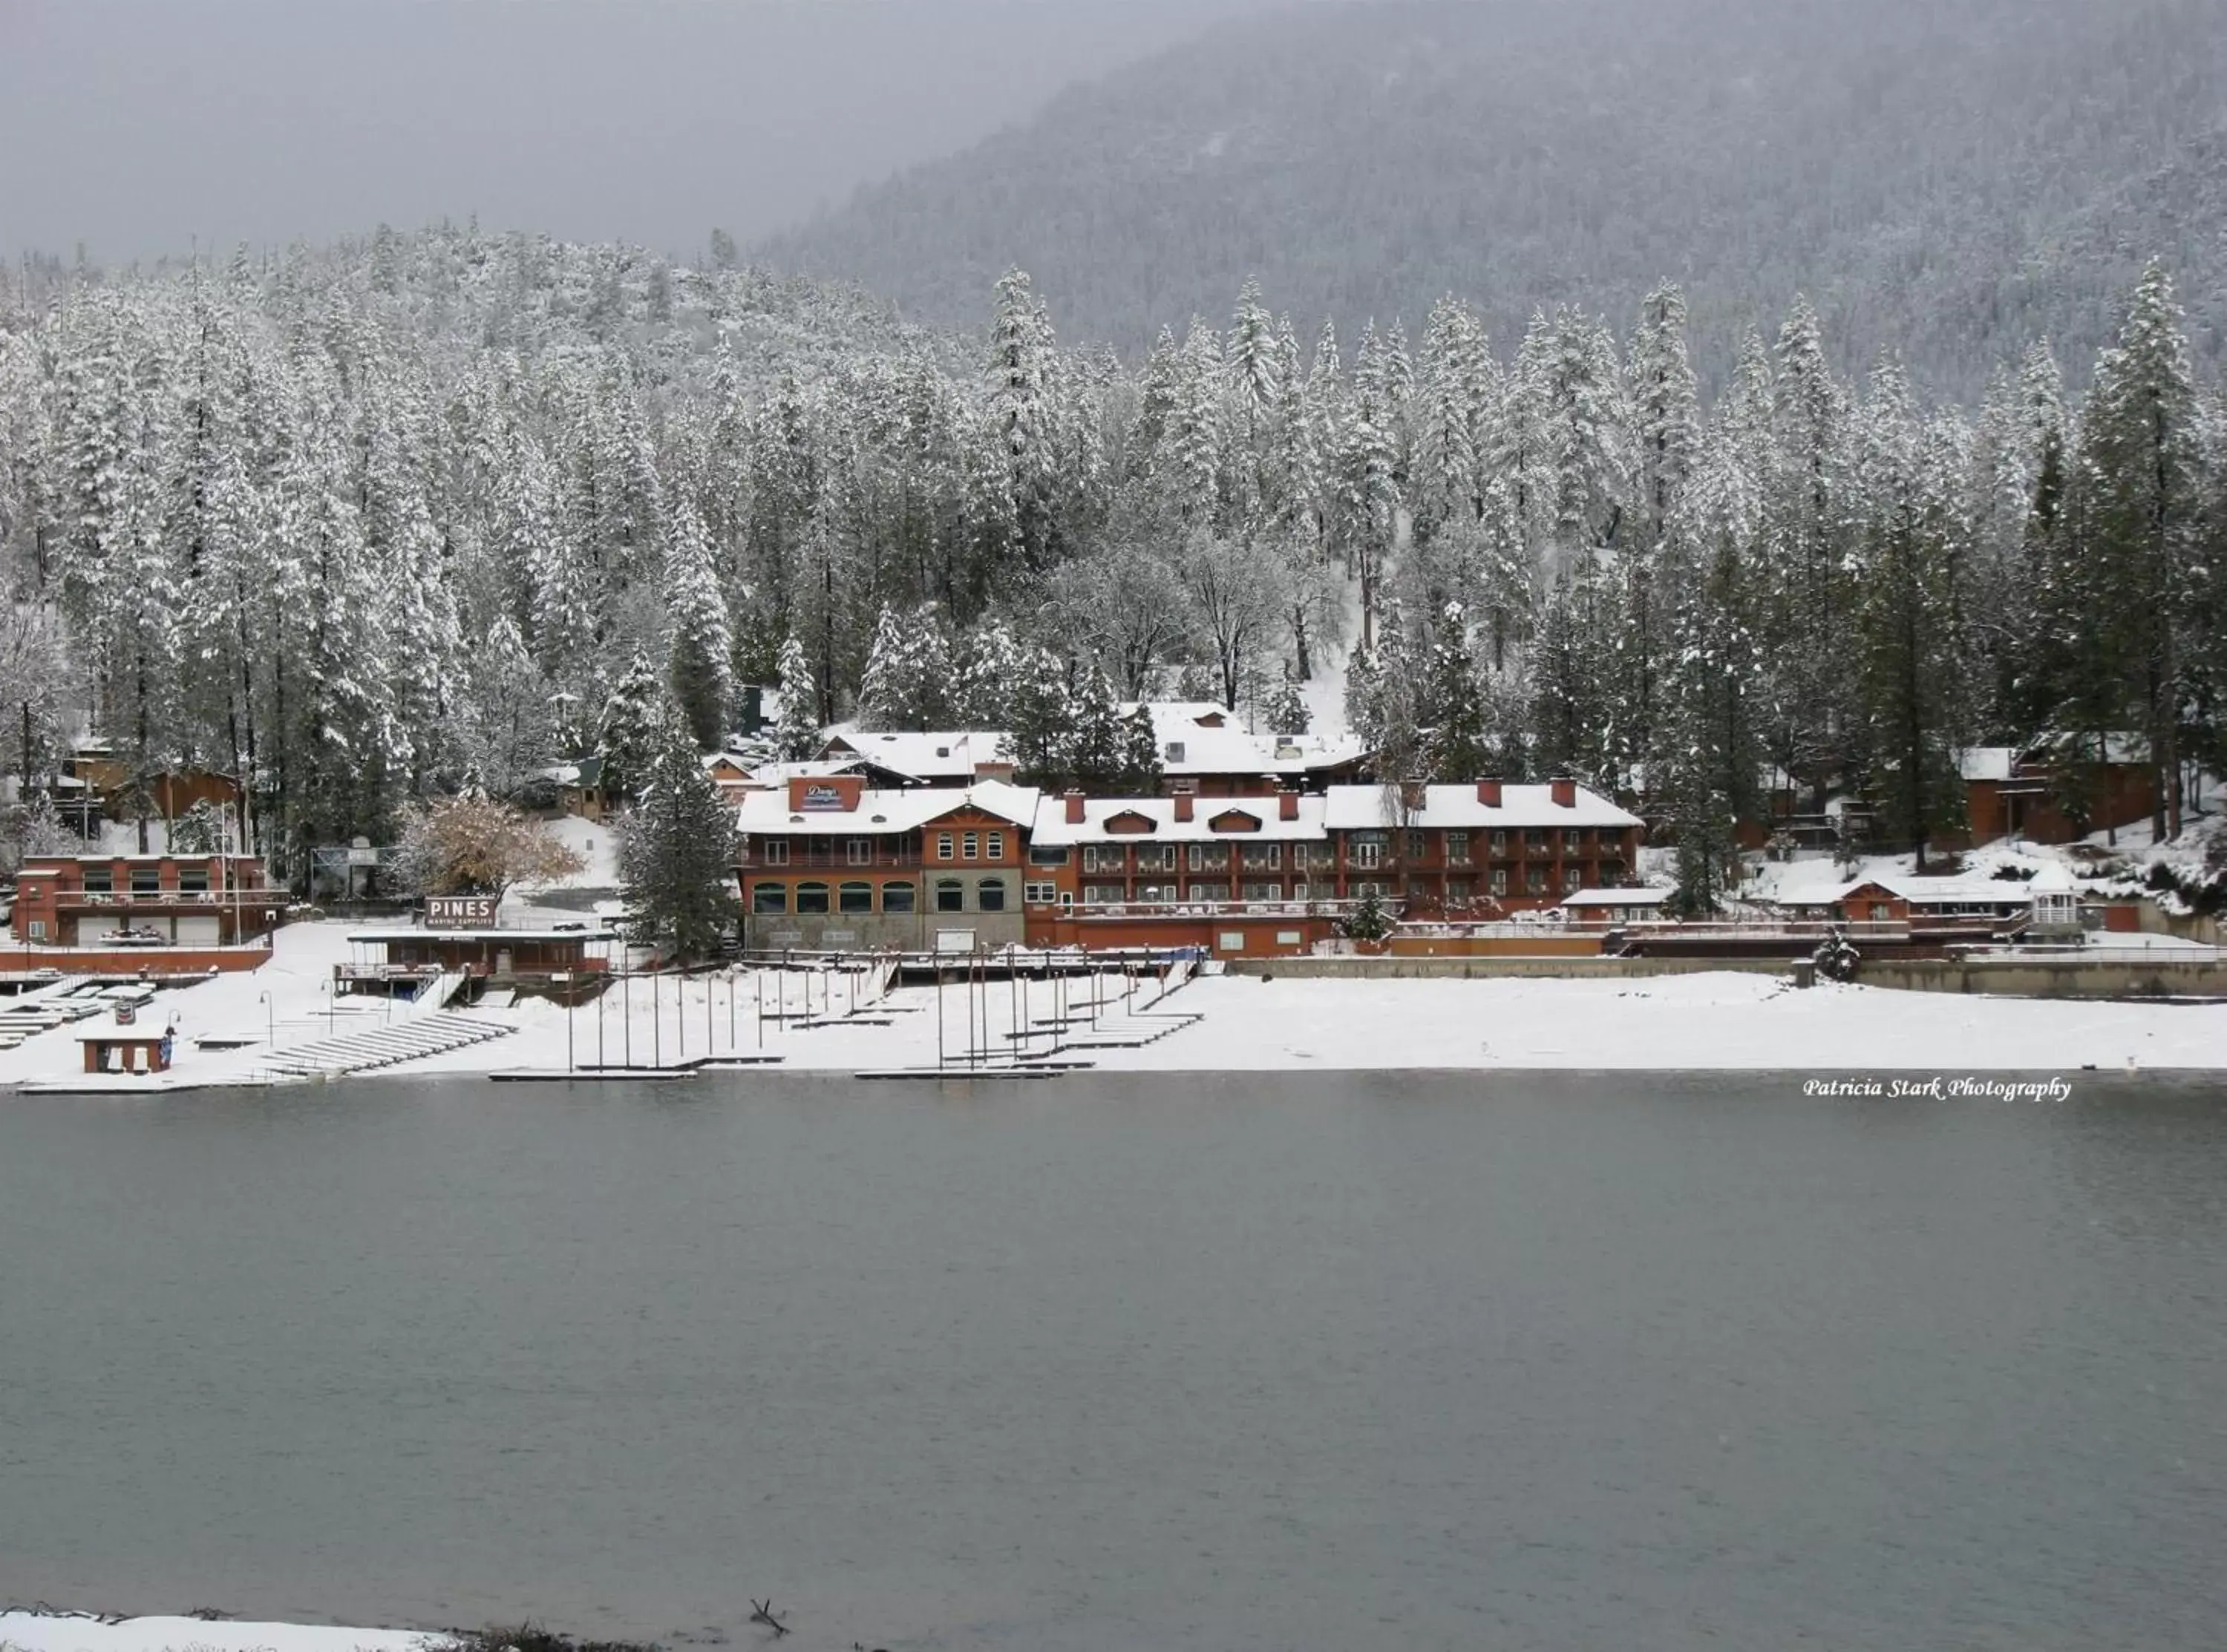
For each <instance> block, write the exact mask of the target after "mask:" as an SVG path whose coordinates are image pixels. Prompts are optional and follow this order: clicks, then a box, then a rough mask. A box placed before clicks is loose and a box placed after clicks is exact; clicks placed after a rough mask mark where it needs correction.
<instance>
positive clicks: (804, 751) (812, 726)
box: [773, 632, 822, 762]
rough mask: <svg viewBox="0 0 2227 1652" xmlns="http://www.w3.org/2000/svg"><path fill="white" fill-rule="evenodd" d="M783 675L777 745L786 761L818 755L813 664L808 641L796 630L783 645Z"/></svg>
mask: <svg viewBox="0 0 2227 1652" xmlns="http://www.w3.org/2000/svg"><path fill="white" fill-rule="evenodd" d="M780 675H781V714H780V715H779V716H778V717H777V718H775V720H774V725H773V743H774V749H775V752H777V753H778V754H779V755H780V756H781V758H782V761H783V762H802V761H804V760H805V759H807V758H809V757H814V756H818V755H819V753H820V746H821V744H822V741H821V738H820V718H819V716H818V714H817V711H816V710H815V707H814V700H813V688H812V668H811V667H809V666H808V665H807V664H806V663H805V659H804V644H803V642H802V641H801V639H799V638H798V637H797V636H796V635H795V634H794V632H792V633H790V635H789V637H788V641H785V642H783V643H782V645H781V672H780Z"/></svg>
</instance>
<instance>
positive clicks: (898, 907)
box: [882, 883, 915, 912]
mask: <svg viewBox="0 0 2227 1652" xmlns="http://www.w3.org/2000/svg"><path fill="white" fill-rule="evenodd" d="M914 893H915V890H914V889H913V886H912V885H911V884H909V883H884V884H883V885H882V910H883V911H884V912H909V911H911V910H912V909H913V904H912V902H913V895H914Z"/></svg>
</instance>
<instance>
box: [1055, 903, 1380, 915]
mask: <svg viewBox="0 0 2227 1652" xmlns="http://www.w3.org/2000/svg"><path fill="white" fill-rule="evenodd" d="M1361 905H1362V903H1360V902H1359V901H1084V902H1081V903H1078V904H1077V905H1076V906H1075V915H1077V916H1079V917H1083V918H1202V917H1205V918H1338V917H1343V916H1344V915H1346V914H1347V913H1349V912H1353V911H1356V910H1358V909H1359V908H1360V907H1361ZM1377 906H1378V909H1380V910H1382V911H1383V912H1385V913H1387V914H1388V915H1394V916H1396V915H1398V913H1399V911H1400V903H1399V902H1397V901H1394V900H1391V899H1385V900H1381V901H1379V902H1378V903H1377Z"/></svg>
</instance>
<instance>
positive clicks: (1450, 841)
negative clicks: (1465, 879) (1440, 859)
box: [1446, 832, 1469, 866]
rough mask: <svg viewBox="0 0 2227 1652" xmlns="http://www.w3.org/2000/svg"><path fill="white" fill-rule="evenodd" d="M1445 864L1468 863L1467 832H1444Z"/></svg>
mask: <svg viewBox="0 0 2227 1652" xmlns="http://www.w3.org/2000/svg"><path fill="white" fill-rule="evenodd" d="M1446 864H1447V865H1449V866H1466V865H1468V864H1469V833H1468V832H1447V833H1446Z"/></svg>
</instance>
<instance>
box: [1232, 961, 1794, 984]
mask: <svg viewBox="0 0 2227 1652" xmlns="http://www.w3.org/2000/svg"><path fill="white" fill-rule="evenodd" d="M1227 968H1228V973H1230V974H1232V975H1268V976H1273V977H1274V978H1276V979H1279V980H1290V981H1298V980H1330V981H1339V980H1368V981H1399V980H1483V979H1490V978H1504V977H1509V976H1516V977H1537V978H1543V979H1554V978H1561V979H1572V980H1594V979H1598V980H1628V979H1637V978H1639V977H1643V976H1648V975H1698V974H1701V973H1706V972H1707V971H1711V970H1731V971H1732V972H1734V973H1739V974H1742V975H1787V974H1790V973H1793V969H1794V960H1792V959H1790V958H1789V959H1764V958H1598V957H1592V958H1553V957H1547V958H1401V957H1378V958H1246V959H1231V960H1229V961H1228V966H1227Z"/></svg>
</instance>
